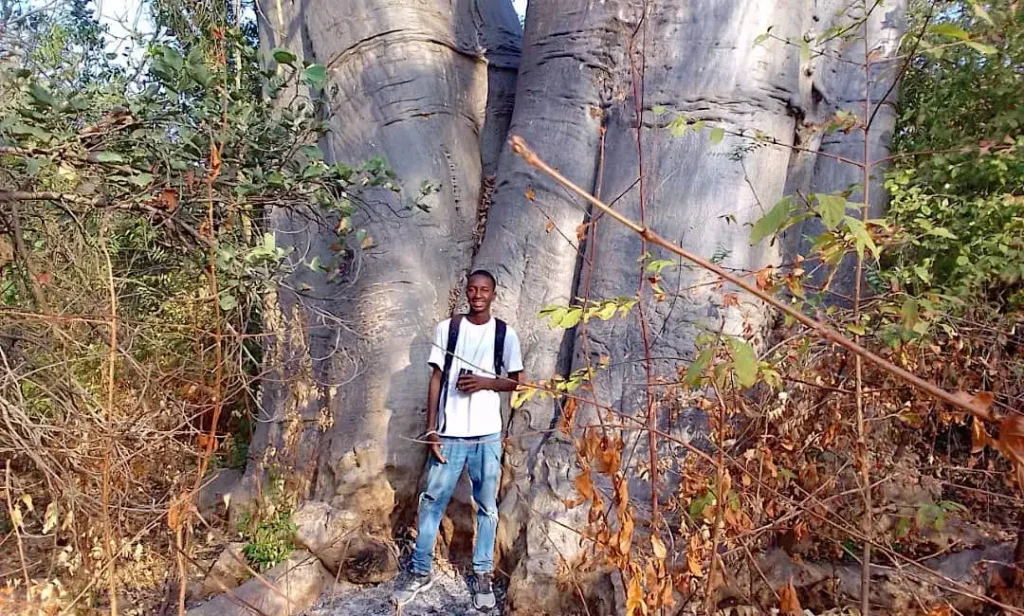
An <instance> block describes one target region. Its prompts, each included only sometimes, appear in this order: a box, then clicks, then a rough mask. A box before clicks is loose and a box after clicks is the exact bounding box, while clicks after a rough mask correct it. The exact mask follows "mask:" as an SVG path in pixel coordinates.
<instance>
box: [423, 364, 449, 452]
mask: <svg viewBox="0 0 1024 616" xmlns="http://www.w3.org/2000/svg"><path fill="white" fill-rule="evenodd" d="M433 368H434V372H433V373H432V374H431V375H430V385H429V386H428V387H427V436H426V440H427V441H428V442H429V443H430V451H431V453H433V454H434V456H436V457H437V459H438V461H440V462H441V464H444V463H446V462H447V460H445V459H444V456H442V455H441V437H439V436H438V435H437V409H438V403H439V402H440V400H441V369H440V368H438V367H437V366H434V367H433Z"/></svg>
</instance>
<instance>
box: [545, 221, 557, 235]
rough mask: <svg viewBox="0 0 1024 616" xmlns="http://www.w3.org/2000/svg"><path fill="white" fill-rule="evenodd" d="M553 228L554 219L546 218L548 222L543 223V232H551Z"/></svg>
mask: <svg viewBox="0 0 1024 616" xmlns="http://www.w3.org/2000/svg"><path fill="white" fill-rule="evenodd" d="M554 228H555V221H553V220H551V219H550V218H548V224H546V225H544V232H545V233H551V231H552V230H554Z"/></svg>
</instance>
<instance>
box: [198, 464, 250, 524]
mask: <svg viewBox="0 0 1024 616" xmlns="http://www.w3.org/2000/svg"><path fill="white" fill-rule="evenodd" d="M241 479H242V471H240V470H238V469H234V468H222V469H218V470H216V471H214V472H212V473H210V475H209V476H207V477H204V478H203V485H202V487H201V488H200V489H199V492H198V493H196V509H198V510H199V513H200V514H202V516H203V517H204V518H209V517H210V516H218V517H225V518H226V517H227V513H228V510H229V509H230V507H231V500H232V492H233V491H234V490H235V489H236V488H237V487H238V486H239V482H240V481H241Z"/></svg>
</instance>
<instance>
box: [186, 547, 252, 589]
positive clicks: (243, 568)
mask: <svg viewBox="0 0 1024 616" xmlns="http://www.w3.org/2000/svg"><path fill="white" fill-rule="evenodd" d="M244 547H245V544H244V543H231V544H228V546H227V547H226V548H224V551H223V552H221V553H220V556H218V557H217V561H216V562H214V563H213V566H212V567H210V570H209V571H208V572H207V574H206V579H204V580H203V587H202V590H201V591H200V594H199V596H200V597H201V598H206V597H211V596H213V595H219V594H220V593H222V592H225V591H227V590H234V589H235V588H237V587H238V585H239V584H241V583H242V582H244V581H245V580H247V579H249V578H250V577H252V573H250V571H249V567H248V566H247V564H246V560H245V553H244V552H242V549H243V548H244Z"/></svg>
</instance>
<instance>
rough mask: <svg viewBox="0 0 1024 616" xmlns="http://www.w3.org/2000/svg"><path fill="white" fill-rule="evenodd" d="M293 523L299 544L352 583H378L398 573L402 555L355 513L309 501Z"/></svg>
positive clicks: (293, 517)
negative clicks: (365, 526)
mask: <svg viewBox="0 0 1024 616" xmlns="http://www.w3.org/2000/svg"><path fill="white" fill-rule="evenodd" d="M292 522H293V523H294V524H295V527H296V529H295V542H296V543H297V544H298V545H300V546H302V547H304V548H306V549H307V550H309V551H310V552H312V553H313V554H315V555H316V556H317V557H319V558H320V561H321V562H322V563H323V565H324V566H325V567H326V568H327V569H328V570H329V571H331V572H332V573H337V574H338V575H340V576H342V577H344V578H345V579H347V580H348V581H349V582H352V583H354V584H376V583H379V582H383V581H386V580H389V579H391V578H393V577H394V576H395V573H396V572H397V571H398V555H397V554H396V551H395V549H394V547H393V545H392V544H391V542H390V541H388V540H387V539H384V538H381V537H378V536H376V535H375V534H372V533H369V532H367V531H366V530H365V529H364V527H363V526H362V525H361V524H360V520H359V518H358V516H357V515H356V514H355V513H353V512H351V511H347V510H339V509H335V508H334V507H331V506H330V505H328V504H327V503H323V502H319V501H307V502H305V503H303V504H302V506H301V507H299V509H298V511H296V512H295V513H294V514H293V515H292Z"/></svg>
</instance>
